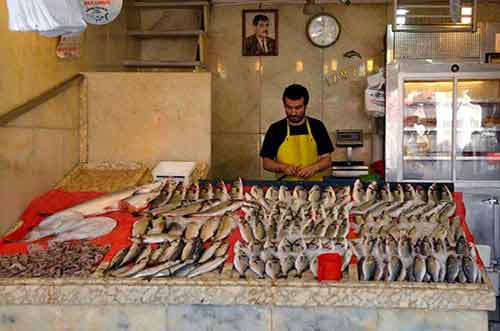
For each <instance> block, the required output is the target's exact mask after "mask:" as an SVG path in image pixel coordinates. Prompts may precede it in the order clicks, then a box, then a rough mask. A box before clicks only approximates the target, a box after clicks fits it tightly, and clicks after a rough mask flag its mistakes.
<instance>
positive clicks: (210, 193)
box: [200, 183, 215, 200]
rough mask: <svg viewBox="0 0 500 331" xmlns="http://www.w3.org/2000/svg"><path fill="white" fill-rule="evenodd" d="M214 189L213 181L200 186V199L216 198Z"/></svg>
mask: <svg viewBox="0 0 500 331" xmlns="http://www.w3.org/2000/svg"><path fill="white" fill-rule="evenodd" d="M214 197H215V194H214V189H213V187H212V184H211V183H206V184H205V185H204V186H202V187H201V188H200V199H202V200H212V199H214Z"/></svg>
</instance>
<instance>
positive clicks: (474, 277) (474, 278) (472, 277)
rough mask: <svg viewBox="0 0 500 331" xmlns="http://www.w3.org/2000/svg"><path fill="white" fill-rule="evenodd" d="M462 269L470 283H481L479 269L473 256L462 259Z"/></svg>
mask: <svg viewBox="0 0 500 331" xmlns="http://www.w3.org/2000/svg"><path fill="white" fill-rule="evenodd" d="M462 269H463V271H464V273H465V277H467V282H468V283H478V282H479V268H478V266H477V264H476V262H474V259H473V258H472V257H471V256H464V257H463V258H462Z"/></svg>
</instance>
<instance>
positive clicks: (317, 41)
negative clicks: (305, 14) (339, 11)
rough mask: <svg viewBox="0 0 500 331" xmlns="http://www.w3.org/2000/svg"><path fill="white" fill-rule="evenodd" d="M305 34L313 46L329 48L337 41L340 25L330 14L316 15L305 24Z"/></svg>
mask: <svg viewBox="0 0 500 331" xmlns="http://www.w3.org/2000/svg"><path fill="white" fill-rule="evenodd" d="M306 33H307V37H308V38H309V40H310V41H311V43H312V44H313V45H314V46H316V47H321V48H326V47H330V46H331V45H333V44H334V43H335V42H336V41H337V40H338V39H339V36H340V24H339V22H338V21H337V19H336V18H335V17H333V16H332V15H330V14H326V13H321V14H317V15H314V16H313V17H311V19H310V20H309V22H307V27H306Z"/></svg>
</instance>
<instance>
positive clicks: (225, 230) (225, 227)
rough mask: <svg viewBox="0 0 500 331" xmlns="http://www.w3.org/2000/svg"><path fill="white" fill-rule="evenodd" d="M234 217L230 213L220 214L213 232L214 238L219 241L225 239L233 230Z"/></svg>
mask: <svg viewBox="0 0 500 331" xmlns="http://www.w3.org/2000/svg"><path fill="white" fill-rule="evenodd" d="M233 224H234V218H233V216H232V215H231V214H225V215H224V216H222V218H221V220H220V222H219V227H218V228H217V232H216V233H215V236H214V240H215V241H219V240H223V239H226V238H227V237H228V236H229V235H230V234H231V231H232V230H233Z"/></svg>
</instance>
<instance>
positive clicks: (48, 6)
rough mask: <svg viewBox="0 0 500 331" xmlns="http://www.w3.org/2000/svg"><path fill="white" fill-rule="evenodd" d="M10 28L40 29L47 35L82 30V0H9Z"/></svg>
mask: <svg viewBox="0 0 500 331" xmlns="http://www.w3.org/2000/svg"><path fill="white" fill-rule="evenodd" d="M7 8H8V11H9V29H10V30H12V31H38V32H40V33H41V34H43V35H46V36H59V35H61V34H66V33H77V32H82V31H83V30H85V28H86V27H87V24H86V23H85V21H84V20H83V19H82V8H81V6H80V0H7Z"/></svg>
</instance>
